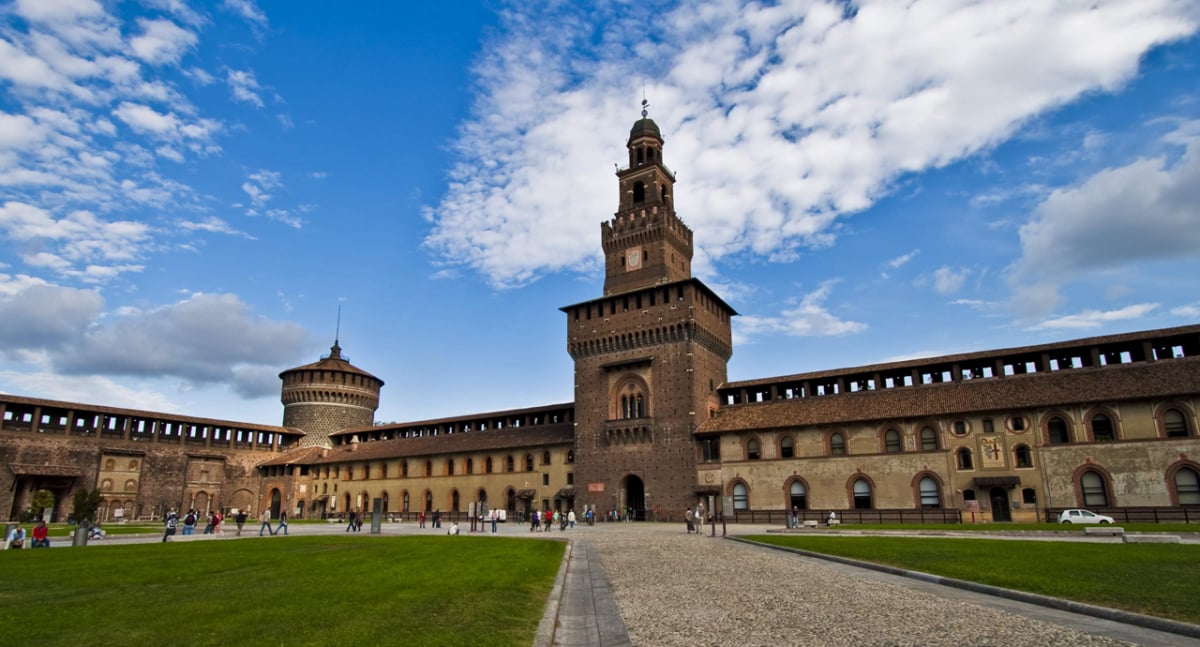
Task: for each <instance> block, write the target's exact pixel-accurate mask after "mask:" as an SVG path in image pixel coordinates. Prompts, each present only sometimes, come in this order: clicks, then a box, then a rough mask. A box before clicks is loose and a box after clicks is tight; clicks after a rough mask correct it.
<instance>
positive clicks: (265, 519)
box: [258, 508, 275, 537]
mask: <svg viewBox="0 0 1200 647" xmlns="http://www.w3.org/2000/svg"><path fill="white" fill-rule="evenodd" d="M258 518H259V519H262V525H261V526H259V527H258V536H259V537H262V534H263V531H264V530H266V531H267V532H269V533H271V534H272V535H274V534H275V531H274V530H271V509H270V508H267V509H265V510H263V511H262V514H261V515H259V516H258Z"/></svg>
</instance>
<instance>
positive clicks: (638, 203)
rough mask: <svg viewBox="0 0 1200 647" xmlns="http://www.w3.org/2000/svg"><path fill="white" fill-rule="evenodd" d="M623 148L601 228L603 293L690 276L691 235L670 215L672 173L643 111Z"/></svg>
mask: <svg viewBox="0 0 1200 647" xmlns="http://www.w3.org/2000/svg"><path fill="white" fill-rule="evenodd" d="M626 148H628V149H629V166H627V167H625V168H623V169H619V170H618V171H617V187H618V189H619V190H620V195H619V200H618V208H617V213H616V216H615V217H614V218H613V220H612V222H611V223H602V224H601V225H600V231H601V242H602V243H603V245H604V258H605V267H604V269H605V273H604V294H606V295H607V294H619V293H622V292H628V291H630V290H633V289H636V288H640V287H646V286H651V285H659V284H662V283H670V282H672V281H682V280H684V279H687V278H690V277H691V276H692V231H691V230H690V229H688V228H687V226H686V225H684V224H683V222H681V221H680V220H679V218H677V217H676V216H675V195H674V193H675V174H674V173H672V172H671V169H669V168H667V166H666V165H665V164H663V156H662V149H663V138H662V134H661V133H660V132H659V130H658V124H655V123H654V120H652V119H650V118H648V117H647V116H646V111H645V110H642V118H641V119H639V120H638V121H637V122H636V123H634V124H633V128H632V129H631V130H630V131H629V141H628V142H627V143H626Z"/></svg>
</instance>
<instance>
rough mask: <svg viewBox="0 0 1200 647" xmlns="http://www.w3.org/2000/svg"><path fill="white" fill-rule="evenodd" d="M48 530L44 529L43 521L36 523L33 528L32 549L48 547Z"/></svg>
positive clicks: (44, 523)
mask: <svg viewBox="0 0 1200 647" xmlns="http://www.w3.org/2000/svg"><path fill="white" fill-rule="evenodd" d="M49 534H50V529H49V528H47V527H46V522H45V521H39V522H37V525H36V526H34V527H33V547H34V548H49V547H50V537H49Z"/></svg>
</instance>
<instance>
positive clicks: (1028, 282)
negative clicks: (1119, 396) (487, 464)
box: [0, 0, 1200, 424]
mask: <svg viewBox="0 0 1200 647" xmlns="http://www.w3.org/2000/svg"><path fill="white" fill-rule="evenodd" d="M1198 28H1200V4H1198V3H1196V2H1195V1H1194V0H1126V1H1120V0H1088V1H1085V2H1068V1H1059V2H1052V1H1050V0H1006V1H1005V2H954V1H952V0H908V1H905V2H889V1H878V2H876V1H869V0H867V1H862V2H825V1H817V0H795V1H786V0H781V1H779V2H745V1H741V0H715V1H711V2H688V1H672V2H666V1H658V0H636V1H632V0H631V1H628V2H626V1H622V0H610V1H605V2H597V3H589V2H582V1H580V2H575V1H562V2H557V1H546V2H527V1H526V2H503V1H500V0H495V1H490V2H484V3H478V4H476V3H469V2H454V3H407V2H405V3H396V2H384V1H378V2H376V1H370V0H363V1H361V2H349V3H326V2H316V1H315V0H314V1H307V0H286V1H285V0H280V1H277V2H276V1H266V0H219V1H218V0H213V1H210V2H197V3H191V4H189V3H186V2H184V0H142V1H140V2H139V1H133V0H125V1H122V2H111V1H102V0H16V1H15V2H14V1H11V0H0V392H4V393H9V394H15V395H22V396H28V397H39V398H50V399H59V400H68V401H73V402H84V403H94V404H103V405H109V406H119V407H130V408H137V409H148V410H152V411H161V412H173V413H180V414H186V415H195V416H204V417H213V418H220V419H229V420H238V421H246V422H254V423H261V424H279V423H280V421H281V420H282V405H281V404H280V402H279V390H280V382H279V378H278V375H279V372H280V371H282V370H285V369H287V368H291V367H294V366H298V365H302V364H307V363H310V362H314V361H317V360H318V359H319V358H320V356H321V355H323V354H327V353H329V348H330V346H331V345H332V344H333V342H334V340H335V338H336V339H337V340H338V341H339V343H340V345H341V347H342V349H343V353H344V355H345V356H347V357H348V358H349V359H350V361H351V362H353V363H354V364H355V365H356V366H358V367H360V368H362V369H363V370H366V371H368V372H370V373H372V374H373V375H375V376H377V377H379V378H380V379H382V380H383V381H384V382H385V386H384V387H383V391H382V394H381V404H380V408H379V411H378V412H377V415H376V418H377V419H378V420H379V421H383V422H393V421H398V422H403V421H418V420H424V419H430V418H438V417H446V416H455V415H465V414H471V413H478V412H487V411H495V410H504V409H515V408H521V407H530V406H537V405H542V404H551V403H562V402H569V401H571V399H572V398H573V397H574V384H573V382H574V380H573V366H572V362H571V359H570V357H569V356H568V355H567V352H566V316H565V315H564V314H563V313H562V312H559V310H558V308H559V307H561V306H565V305H570V304H574V303H579V302H581V301H586V300H590V299H593V298H598V297H600V296H601V295H602V294H603V263H602V260H603V259H602V250H601V247H600V223H602V222H604V221H606V220H608V219H610V218H612V216H613V214H614V212H615V210H616V207H617V197H618V194H617V181H616V177H615V175H614V165H615V164H624V163H625V161H626V160H627V157H626V151H625V143H626V140H627V137H628V134H629V128H630V126H632V124H633V122H634V121H636V120H637V119H638V118H640V111H641V102H642V100H643V99H645V100H646V101H647V102H648V104H649V107H648V110H649V115H650V117H651V118H653V119H654V120H655V121H656V122H657V124H658V125H659V127H660V128H661V130H662V132H663V136H664V138H665V145H664V161H665V163H666V164H667V165H668V166H669V167H670V168H671V169H672V170H673V171H674V172H675V173H676V176H677V183H676V187H675V197H676V209H677V212H678V214H679V216H680V217H681V218H682V220H683V221H684V222H685V223H686V224H687V225H688V226H689V227H690V228H691V229H692V230H693V232H694V239H695V244H696V253H695V258H694V261H693V272H694V274H695V275H696V276H697V277H698V278H700V279H701V280H702V281H704V282H705V283H706V284H707V285H709V286H710V287H711V288H712V289H713V290H715V291H716V292H717V293H718V294H720V295H721V296H722V297H723V298H724V299H725V300H726V301H727V302H728V303H729V304H730V305H731V306H732V307H733V308H734V309H736V310H737V311H738V313H739V315H740V316H738V317H736V318H735V320H734V324H733V326H734V327H733V331H734V342H735V346H734V354H733V358H732V359H731V360H730V364H729V378H730V380H732V381H736V380H748V379H759V378H767V377H773V376H780V375H790V374H795V373H803V372H809V371H820V370H831V369H838V368H848V367H854V366H861V365H866V364H873V363H878V362H886V361H894V360H900V359H910V358H917V357H927V356H936V355H942V354H948V353H961V352H972V351H984V350H989V349H996V348H1008V347H1014V346H1024V345H1030V344H1041V343H1049V342H1055V341H1062V340H1069V339H1076V338H1081V337H1090V336H1096V335H1105V334H1115V333H1122V332H1129V331H1137V330H1147V329H1153V328H1164V327H1170V326H1179V325H1192V324H1196V323H1198V322H1200V207H1198V205H1200V68H1198V66H1200V37H1197V30H1198Z"/></svg>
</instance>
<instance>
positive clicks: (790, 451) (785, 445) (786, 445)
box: [779, 436, 796, 458]
mask: <svg viewBox="0 0 1200 647" xmlns="http://www.w3.org/2000/svg"><path fill="white" fill-rule="evenodd" d="M779 456H780V458H793V457H795V456H796V441H795V440H792V437H791V436H784V437H783V438H780V439H779Z"/></svg>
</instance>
